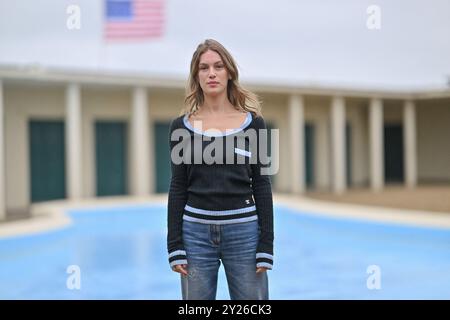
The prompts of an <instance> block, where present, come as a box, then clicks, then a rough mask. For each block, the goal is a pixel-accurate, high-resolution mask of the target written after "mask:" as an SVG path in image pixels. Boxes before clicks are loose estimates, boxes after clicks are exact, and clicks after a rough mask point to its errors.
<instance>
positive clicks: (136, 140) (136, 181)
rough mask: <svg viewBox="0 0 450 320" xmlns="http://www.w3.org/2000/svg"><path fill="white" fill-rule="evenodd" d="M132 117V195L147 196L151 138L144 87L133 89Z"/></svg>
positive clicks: (148, 191)
mask: <svg viewBox="0 0 450 320" xmlns="http://www.w3.org/2000/svg"><path fill="white" fill-rule="evenodd" d="M132 107H133V109H132V115H131V141H132V142H131V152H132V155H131V159H132V160H131V161H132V163H133V165H132V166H131V168H132V172H131V177H132V179H131V181H132V184H131V194H133V195H137V196H146V195H149V194H150V183H151V182H150V179H151V177H150V141H149V140H150V138H149V118H148V99H147V90H146V88H143V87H137V88H134V89H133V102H132Z"/></svg>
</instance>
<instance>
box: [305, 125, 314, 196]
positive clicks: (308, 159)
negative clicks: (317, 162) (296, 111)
mask: <svg viewBox="0 0 450 320" xmlns="http://www.w3.org/2000/svg"><path fill="white" fill-rule="evenodd" d="M305 173H306V187H307V188H313V187H314V125H313V124H312V123H305Z"/></svg>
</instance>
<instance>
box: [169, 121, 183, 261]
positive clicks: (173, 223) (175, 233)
mask: <svg viewBox="0 0 450 320" xmlns="http://www.w3.org/2000/svg"><path fill="white" fill-rule="evenodd" d="M177 127H178V126H177V124H176V123H175V120H174V121H172V122H171V124H170V130H169V132H170V133H169V145H170V163H171V172H172V178H171V180H170V188H169V197H168V203H167V225H168V233H167V250H168V253H169V263H170V266H171V267H172V268H173V267H174V266H176V265H185V264H187V260H186V251H185V250H184V245H183V238H182V228H183V211H184V207H185V205H186V202H187V173H186V164H185V163H183V162H182V163H181V164H175V163H174V161H173V158H172V150H173V148H174V146H175V145H176V144H177V143H178V141H172V138H171V137H172V132H173V131H174V130H175V129H177Z"/></svg>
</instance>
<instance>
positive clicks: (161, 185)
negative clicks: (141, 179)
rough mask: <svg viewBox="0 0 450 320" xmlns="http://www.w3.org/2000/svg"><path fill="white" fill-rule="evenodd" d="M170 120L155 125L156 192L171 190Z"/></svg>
mask: <svg viewBox="0 0 450 320" xmlns="http://www.w3.org/2000/svg"><path fill="white" fill-rule="evenodd" d="M169 126H170V122H156V123H155V127H154V137H155V148H154V153H155V158H156V192H157V193H165V192H169V184H170V150H169Z"/></svg>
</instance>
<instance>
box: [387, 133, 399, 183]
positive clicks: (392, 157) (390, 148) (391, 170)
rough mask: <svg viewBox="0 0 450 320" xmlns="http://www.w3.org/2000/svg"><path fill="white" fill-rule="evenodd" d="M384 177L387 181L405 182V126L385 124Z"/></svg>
mask: <svg viewBox="0 0 450 320" xmlns="http://www.w3.org/2000/svg"><path fill="white" fill-rule="evenodd" d="M384 177H385V181H386V182H403V128H402V125H400V124H387V125H385V126H384Z"/></svg>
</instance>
